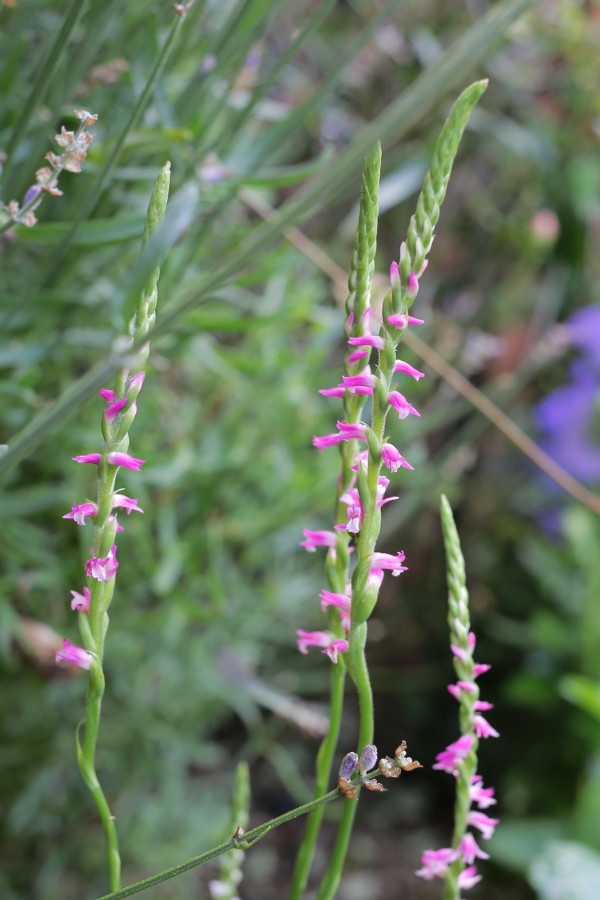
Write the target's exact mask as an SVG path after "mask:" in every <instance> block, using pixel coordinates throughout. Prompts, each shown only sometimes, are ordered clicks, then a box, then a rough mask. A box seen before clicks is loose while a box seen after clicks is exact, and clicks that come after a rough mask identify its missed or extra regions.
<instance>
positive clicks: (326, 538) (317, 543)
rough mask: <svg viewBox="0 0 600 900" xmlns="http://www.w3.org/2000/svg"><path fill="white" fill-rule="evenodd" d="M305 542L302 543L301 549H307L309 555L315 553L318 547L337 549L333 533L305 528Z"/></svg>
mask: <svg viewBox="0 0 600 900" xmlns="http://www.w3.org/2000/svg"><path fill="white" fill-rule="evenodd" d="M302 533H303V534H304V540H303V541H300V544H299V546H300V547H306V549H307V550H308V552H309V553H314V552H315V549H316V548H317V547H335V534H334V532H333V531H311V530H310V528H305V529H304V530H303V532H302Z"/></svg>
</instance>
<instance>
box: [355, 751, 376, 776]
mask: <svg viewBox="0 0 600 900" xmlns="http://www.w3.org/2000/svg"><path fill="white" fill-rule="evenodd" d="M376 763H377V747H376V746H375V744H367V746H366V747H365V748H364V750H363V752H362V753H361V754H360V759H359V761H358V771H359V772H360V774H361V775H364V774H365V773H366V772H370V771H371V769H373V768H375V765H376Z"/></svg>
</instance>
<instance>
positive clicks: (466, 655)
mask: <svg viewBox="0 0 600 900" xmlns="http://www.w3.org/2000/svg"><path fill="white" fill-rule="evenodd" d="M476 642H477V638H476V637H475V633H474V632H473V631H470V632H469V634H468V635H467V644H468V647H469V649H468V651H467V650H465V649H464V648H463V647H457V646H456V644H450V649H451V650H452V655H453V656H455V657H456V658H457V659H460V661H461V662H464V663H466V662H468V661H469V660H470V659H471V658H472V656H473V650H474V649H475V644H476Z"/></svg>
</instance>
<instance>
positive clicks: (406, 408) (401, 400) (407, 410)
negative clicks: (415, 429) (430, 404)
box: [388, 391, 421, 419]
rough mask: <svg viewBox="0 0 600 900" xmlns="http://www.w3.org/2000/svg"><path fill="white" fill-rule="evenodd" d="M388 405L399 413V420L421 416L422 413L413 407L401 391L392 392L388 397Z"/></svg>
mask: <svg viewBox="0 0 600 900" xmlns="http://www.w3.org/2000/svg"><path fill="white" fill-rule="evenodd" d="M388 403H389V404H390V406H392V407H393V408H394V409H395V410H396V412H397V413H398V418H399V419H406V417H407V416H420V415H421V413H420V412H417V410H416V409H415V408H414V406H412V405H411V404H410V403H409V402H408V400H407V399H406V397H405V396H404V394H401V393H400V392H399V391H390V393H389V395H388Z"/></svg>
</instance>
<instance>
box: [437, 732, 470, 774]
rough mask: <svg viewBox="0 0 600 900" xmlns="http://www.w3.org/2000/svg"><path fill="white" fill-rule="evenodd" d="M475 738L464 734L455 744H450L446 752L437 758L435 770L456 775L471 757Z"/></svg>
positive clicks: (439, 754)
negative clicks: (469, 756) (468, 757)
mask: <svg viewBox="0 0 600 900" xmlns="http://www.w3.org/2000/svg"><path fill="white" fill-rule="evenodd" d="M474 740H475V738H474V737H473V735H472V734H463V735H462V737H459V739H458V740H457V741H454V743H453V744H448V746H447V747H446V749H445V750H442V752H441V753H438V755H437V756H436V760H437V762H436V763H435V764H434V765H433V768H434V769H441V770H442V771H444V772H449V773H450V775H454V773H455V772H456V771H457V769H458V768H459V767H460V766H461V765H462V763H463V762H464V760H465V759H466V758H467V756H468V755H469V752H470V750H471V748H472V746H473V742H474Z"/></svg>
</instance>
